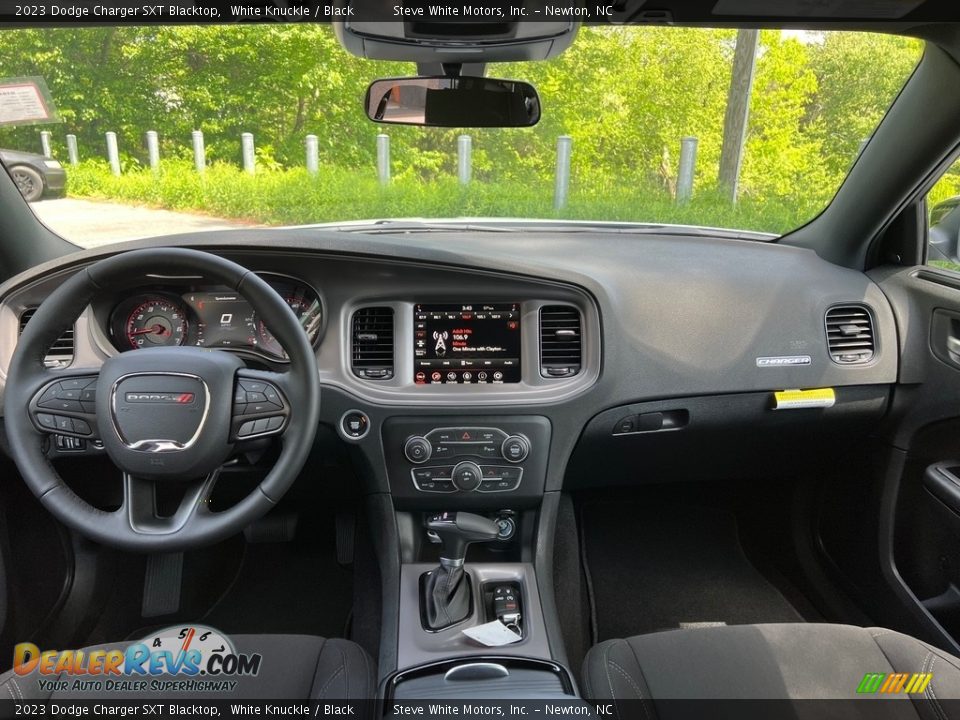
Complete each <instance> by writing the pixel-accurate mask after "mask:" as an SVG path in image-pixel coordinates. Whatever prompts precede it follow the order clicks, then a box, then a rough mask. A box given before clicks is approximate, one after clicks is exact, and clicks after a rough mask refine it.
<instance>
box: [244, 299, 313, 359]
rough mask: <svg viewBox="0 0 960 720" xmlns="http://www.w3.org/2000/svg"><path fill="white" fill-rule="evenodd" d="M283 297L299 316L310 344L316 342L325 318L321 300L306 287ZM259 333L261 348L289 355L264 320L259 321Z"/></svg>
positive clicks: (283, 355) (280, 354)
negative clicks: (321, 308)
mask: <svg viewBox="0 0 960 720" xmlns="http://www.w3.org/2000/svg"><path fill="white" fill-rule="evenodd" d="M283 299H284V300H285V301H286V303H287V305H288V306H289V307H290V309H291V310H293V314H294V315H296V316H297V319H298V320H300V325H301V326H302V327H303V330H304V332H306V334H307V338H308V339H309V340H310V344H311V345H313V344H315V343H316V340H317V338H318V337H319V335H320V326H321V321H322V319H323V318H322V312H321V310H320V300H319V299H318V298H317V297H316V296H313V293H312V292H310V291H309V290H307V289H306V288H304V289H303V290H298V291H297V292H295V293H290V294H285V295H284V296H283ZM257 335H258V337H259V340H260V342H259V345H260V349H261V350H263V351H264V352H267V353H270V354H271V355H276V356H278V357H282V358H286V357H287V353H286V352H285V351H284V349H283V348H282V347H281V346H280V343H279V342H277V339H276V338H275V337H274V336H273V333H272V332H270V329H269V328H268V327H267V326H266V324H264V322H263V320H258V321H257Z"/></svg>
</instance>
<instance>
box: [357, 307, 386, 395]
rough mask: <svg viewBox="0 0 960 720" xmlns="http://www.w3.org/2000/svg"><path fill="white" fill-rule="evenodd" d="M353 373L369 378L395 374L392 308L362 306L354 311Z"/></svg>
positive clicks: (379, 378)
mask: <svg viewBox="0 0 960 720" xmlns="http://www.w3.org/2000/svg"><path fill="white" fill-rule="evenodd" d="M351 338H352V339H351V343H352V367H353V374H354V375H356V376H357V377H362V378H365V379H367V380H389V379H390V378H392V377H393V350H394V348H393V308H389V307H368V308H361V309H360V310H357V311H356V312H355V313H354V314H353V330H352V333H351Z"/></svg>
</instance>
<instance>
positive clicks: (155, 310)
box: [124, 296, 187, 350]
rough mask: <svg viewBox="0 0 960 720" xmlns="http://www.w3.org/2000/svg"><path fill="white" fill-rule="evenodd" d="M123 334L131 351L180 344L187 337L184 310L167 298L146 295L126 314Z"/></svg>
mask: <svg viewBox="0 0 960 720" xmlns="http://www.w3.org/2000/svg"><path fill="white" fill-rule="evenodd" d="M124 335H125V337H126V339H127V343H128V344H129V347H130V348H131V349H133V350H136V349H137V348H142V347H154V346H173V345H183V343H184V342H185V341H186V339H187V313H186V310H185V309H184V308H183V306H182V305H180V304H179V303H176V302H174V301H173V300H170V299H169V298H165V297H160V296H157V297H148V298H146V299H144V300H142V301H141V302H140V303H139V304H137V305H136V306H135V307H134V308H133V310H132V311H131V312H130V314H129V315H128V316H127V322H126V325H125V327H124Z"/></svg>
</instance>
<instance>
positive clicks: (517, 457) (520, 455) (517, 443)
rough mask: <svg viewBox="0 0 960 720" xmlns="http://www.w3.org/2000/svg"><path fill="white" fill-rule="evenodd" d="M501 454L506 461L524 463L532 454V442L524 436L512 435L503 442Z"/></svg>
mask: <svg viewBox="0 0 960 720" xmlns="http://www.w3.org/2000/svg"><path fill="white" fill-rule="evenodd" d="M500 452H501V453H502V454H503V457H504V459H505V460H508V461H509V462H512V463H518V462H523V461H524V460H526V459H527V455H529V454H530V441H529V440H527V439H526V438H525V437H524V436H523V435H511V436H510V437H508V438H507V439H506V440H504V441H503V445H501V446H500Z"/></svg>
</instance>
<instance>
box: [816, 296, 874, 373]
mask: <svg viewBox="0 0 960 720" xmlns="http://www.w3.org/2000/svg"><path fill="white" fill-rule="evenodd" d="M825 324H826V330H827V350H828V352H829V353H830V358H831V359H832V360H833V361H834V362H835V363H839V364H840V365H858V364H863V363H867V362H870V361H871V360H872V359H873V356H874V353H875V352H876V350H877V346H876V337H875V335H874V328H873V315H871V314H870V310H869V308H867V307H866V306H865V305H838V306H836V307H832V308H830V309H829V310H827V314H826V317H825Z"/></svg>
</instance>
